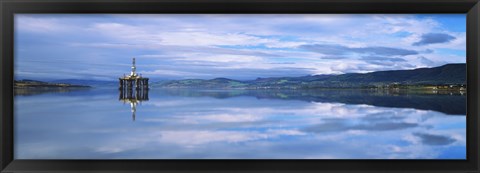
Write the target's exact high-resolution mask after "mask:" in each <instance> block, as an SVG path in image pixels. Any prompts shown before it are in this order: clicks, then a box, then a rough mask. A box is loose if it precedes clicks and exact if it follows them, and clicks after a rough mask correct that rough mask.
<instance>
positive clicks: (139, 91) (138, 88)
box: [118, 58, 149, 121]
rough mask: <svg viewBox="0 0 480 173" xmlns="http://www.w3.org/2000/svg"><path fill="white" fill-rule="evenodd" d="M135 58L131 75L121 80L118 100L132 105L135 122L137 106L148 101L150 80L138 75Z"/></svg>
mask: <svg viewBox="0 0 480 173" xmlns="http://www.w3.org/2000/svg"><path fill="white" fill-rule="evenodd" d="M136 70H137V67H136V65H135V58H133V60H132V71H131V72H130V75H125V74H124V75H123V76H122V77H120V78H119V84H120V86H119V90H120V95H119V97H118V99H119V100H120V101H123V103H124V104H125V103H130V107H131V111H132V119H133V121H135V116H136V112H137V105H138V103H139V102H142V101H148V89H149V88H148V78H145V77H142V75H141V74H140V75H139V74H137V72H136Z"/></svg>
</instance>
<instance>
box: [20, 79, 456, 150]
mask: <svg viewBox="0 0 480 173" xmlns="http://www.w3.org/2000/svg"><path fill="white" fill-rule="evenodd" d="M119 95H120V94H119V91H118V90H117V89H115V88H112V89H108V88H105V89H85V90H75V91H68V90H54V91H44V90H38V91H37V90H36V91H33V90H19V91H17V96H16V97H15V158H16V159H137V158H138V159H413V158H414V159H465V157H466V147H465V144H466V142H465V140H466V137H465V134H466V128H465V126H466V116H465V114H466V108H465V103H466V100H465V98H466V97H465V94H463V95H461V94H459V93H433V92H431V93H411V92H408V93H404V92H386V91H381V92H380V91H366V90H309V91H278V90H260V91H245V90H220V91H219V90H217V91H214V90H167V89H151V90H150V91H149V93H148V100H145V101H142V102H139V103H138V104H137V105H134V104H131V103H130V102H129V100H128V99H127V100H125V101H121V100H119ZM130 101H135V100H133V99H131V100H130ZM132 107H133V108H132Z"/></svg>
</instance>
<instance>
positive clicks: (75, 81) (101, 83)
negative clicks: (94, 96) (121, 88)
mask: <svg viewBox="0 0 480 173" xmlns="http://www.w3.org/2000/svg"><path fill="white" fill-rule="evenodd" d="M50 82H52V83H68V84H73V85H89V86H113V85H115V86H117V85H118V82H117V81H99V80H84V79H61V80H53V81H50Z"/></svg>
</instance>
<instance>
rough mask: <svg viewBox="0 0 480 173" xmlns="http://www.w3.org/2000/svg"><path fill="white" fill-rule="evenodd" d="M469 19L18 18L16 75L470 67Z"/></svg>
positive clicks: (242, 75) (232, 74)
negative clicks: (132, 69)
mask: <svg viewBox="0 0 480 173" xmlns="http://www.w3.org/2000/svg"><path fill="white" fill-rule="evenodd" d="M465 27H466V18H465V15H464V14H448V15H446V14H442V15H434V14H428V15H377V14H375V15H372V14H363V15H358V14H356V15H343V14H342V15H340V14H335V15H332V14H328V15H327V14H294V15H293V14H282V15H278V14H266V15H259V14H248V15H247V14H236V15H230V14H229V15H226V14H214V15H212V14H202V15H199V14H157V15H104V14H95V15H85V14H82V15H71V14H70V15H67V14H21V15H16V16H15V78H16V79H37V80H55V79H95V80H116V79H117V78H118V77H119V76H122V75H123V74H125V73H127V74H128V73H129V70H130V64H131V59H132V58H133V57H135V58H137V69H138V72H139V73H141V74H142V75H143V76H147V77H150V78H152V79H154V80H166V79H187V78H199V79H210V78H216V77H227V78H232V79H239V80H249V79H255V78H257V77H279V76H304V75H315V74H342V73H351V72H360V73H365V72H371V71H379V70H395V69H413V68H420V67H435V66H440V65H443V64H447V63H465V61H466V52H465V49H466V33H465V31H466V29H465Z"/></svg>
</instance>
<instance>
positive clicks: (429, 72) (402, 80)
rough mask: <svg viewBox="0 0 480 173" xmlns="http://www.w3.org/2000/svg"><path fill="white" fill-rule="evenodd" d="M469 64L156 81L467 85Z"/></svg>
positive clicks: (239, 85) (228, 85)
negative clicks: (338, 73) (301, 74)
mask: <svg viewBox="0 0 480 173" xmlns="http://www.w3.org/2000/svg"><path fill="white" fill-rule="evenodd" d="M465 83H466V64H465V63H458V64H445V65H442V66H438V67H432V68H417V69H410V70H388V71H376V72H369V73H346V74H340V75H309V76H300V77H271V78H257V79H255V80H245V81H241V80H234V79H228V78H223V77H219V78H214V79H209V80H205V79H184V80H172V81H165V82H157V83H154V84H153V86H154V87H161V88H208V89H259V88H265V89H267V88H275V89H302V88H304V89H310V88H362V87H379V86H385V85H390V84H400V85H447V84H455V85H465Z"/></svg>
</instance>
